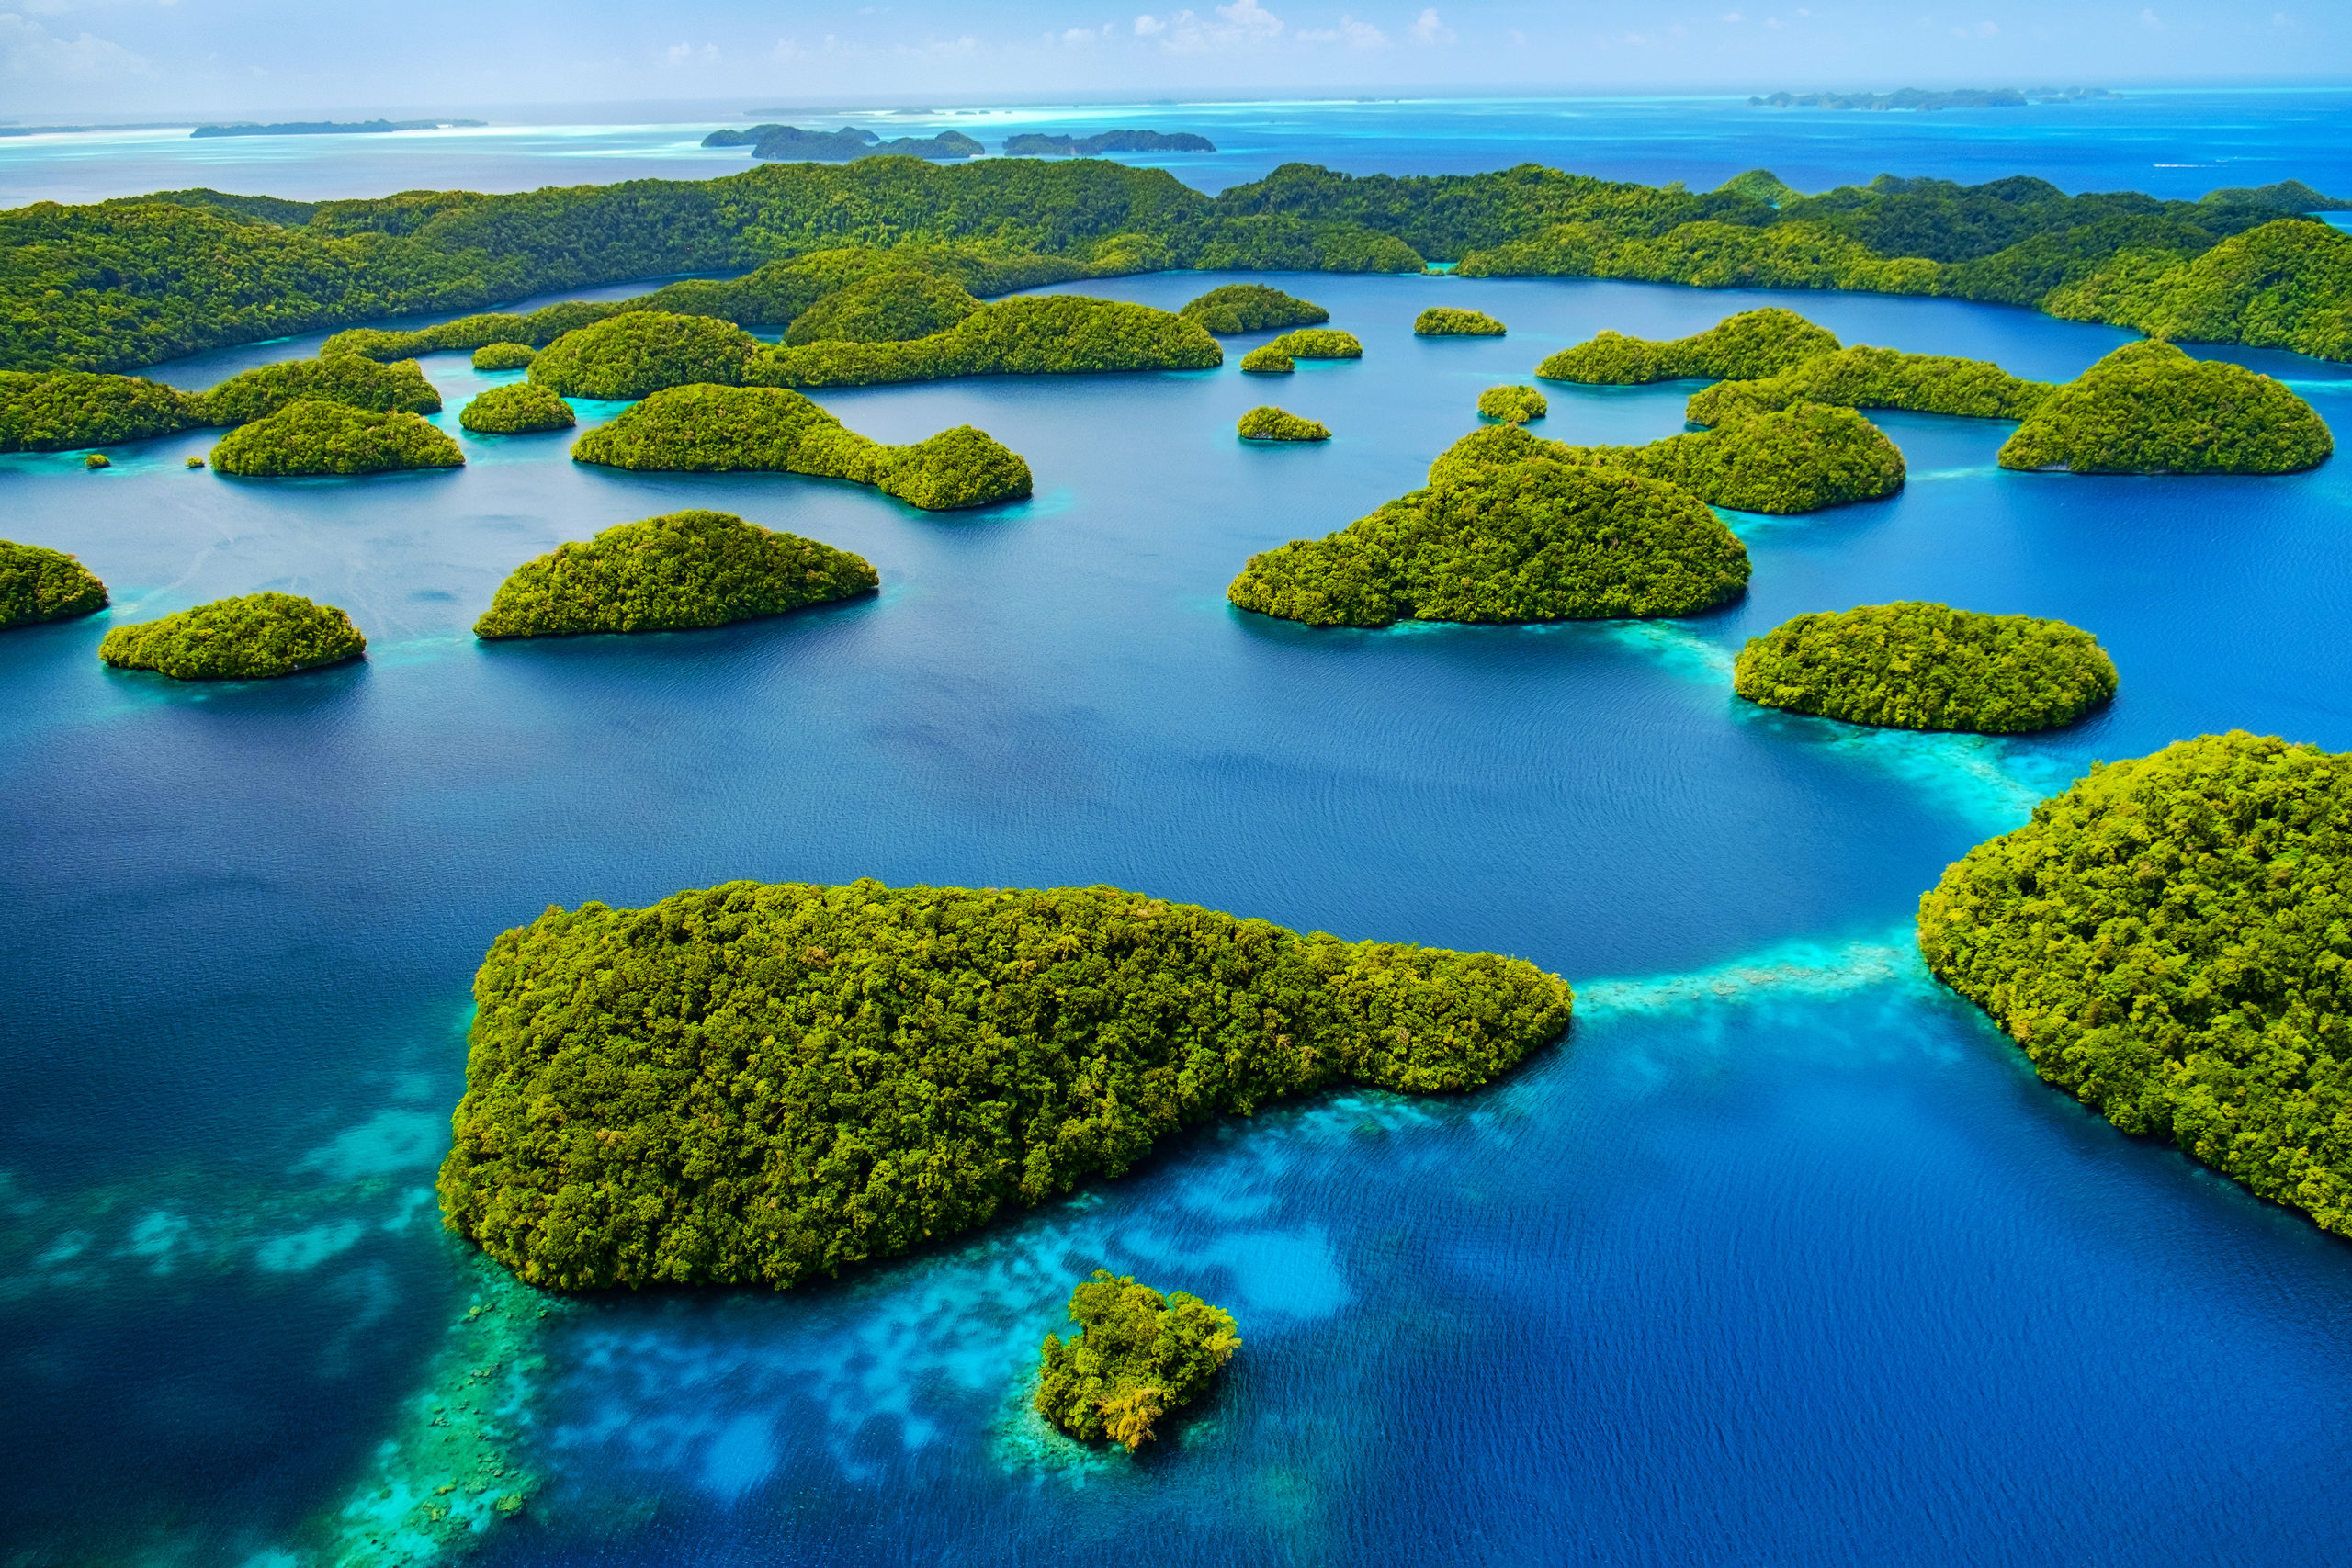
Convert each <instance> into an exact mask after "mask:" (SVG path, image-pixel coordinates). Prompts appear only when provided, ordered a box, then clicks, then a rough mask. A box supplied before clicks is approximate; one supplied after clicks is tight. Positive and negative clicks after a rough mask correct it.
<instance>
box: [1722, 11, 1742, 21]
mask: <svg viewBox="0 0 2352 1568" xmlns="http://www.w3.org/2000/svg"><path fill="white" fill-rule="evenodd" d="M1738 20H1739V13H1738V12H1736V11H1725V12H1724V21H1726V22H1736V21H1738Z"/></svg>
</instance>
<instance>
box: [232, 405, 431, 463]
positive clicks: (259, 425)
mask: <svg viewBox="0 0 2352 1568" xmlns="http://www.w3.org/2000/svg"><path fill="white" fill-rule="evenodd" d="M465 461H466V455H465V454H464V453H463V452H460V451H459V450H458V444H457V443H456V442H454V441H452V440H450V439H449V438H448V437H447V435H444V434H442V433H441V432H440V431H438V430H435V428H434V427H433V426H431V425H429V424H427V423H424V420H422V419H420V418H418V417H417V416H416V415H415V414H413V413H403V412H391V413H371V412H368V411H367V410H366V409H355V408H349V407H346V406H345V405H344V404H342V403H322V402H312V401H303V402H295V403H288V404H287V405H286V406H285V407H284V408H282V409H279V410H278V411H277V412H276V413H274V414H271V415H269V416H268V417H267V418H266V419H258V420H255V421H254V423H251V424H247V425H241V426H239V427H238V428H237V429H235V430H232V431H231V432H230V433H229V434H226V435H224V436H222V437H221V438H220V443H219V444H218V445H217V446H214V447H213V448H212V466H213V467H214V468H218V469H220V471H221V472H222V473H224V474H245V475H250V476H253V477H255V478H268V479H277V478H287V477H291V476H297V475H305V474H380V473H387V472H390V471H391V470H393V469H398V468H462V467H464V466H465Z"/></svg>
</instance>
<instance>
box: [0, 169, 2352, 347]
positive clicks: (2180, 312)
mask: <svg viewBox="0 0 2352 1568" xmlns="http://www.w3.org/2000/svg"><path fill="white" fill-rule="evenodd" d="M2332 205H2334V204H2333V203H2332V202H2330V201H2329V199H2328V198H2327V197H2324V196H2322V195H2320V193H2318V192H2315V191H2313V190H2312V189H2310V188H2309V187H2308V186H2302V185H2300V184H2298V183H2296V182H2293V181H2287V182H2282V183H2280V184H2278V185H2274V186H2262V187H2258V188H2235V189H2228V190H2215V191H2211V192H2208V193H2207V194H2206V196H2204V197H2202V198H2200V199H2199V200H2196V201H2176V200H2159V199H2155V198H2153V197H2147V196H2144V195H2139V194H2135V193H2131V192H2094V193H2088V194H2085V195H2081V196H2070V195H2068V194H2066V193H2065V192H2064V191H2062V190H2060V189H2059V188H2058V187H2057V186H2052V185H2051V184H2049V183H2048V182H2047V181H2043V180H2040V179H2033V178H2029V177H2024V176H2017V177H2011V178H2007V179H1998V180H1992V181H1987V182H1985V183H1982V184H1978V185H1970V186H1963V185H1959V184H1956V183H1953V182H1951V181H1948V180H1937V179H1905V178H1898V177H1895V176H1892V175H1888V176H1882V177H1881V178H1879V179H1875V180H1872V181H1871V182H1870V184H1868V185H1866V186H1842V187H1840V188H1838V189H1836V190H1831V191H1824V192H1821V193H1818V194H1815V195H1810V196H1808V195H1804V194H1801V193H1798V192H1796V191H1793V190H1792V189H1790V188H1789V187H1788V186H1786V185H1785V184H1784V183H1782V182H1781V181H1778V180H1776V179H1774V178H1772V176H1771V175H1770V174H1769V172H1767V171H1762V170H1751V171H1749V172H1747V174H1745V175H1739V176H1736V177H1735V178H1733V179H1730V180H1727V181H1725V182H1724V184H1723V185H1722V186H1718V187H1717V188H1716V189H1714V190H1713V191H1693V190H1687V189H1684V188H1682V187H1680V186H1642V185H1636V184H1632V183H1628V182H1623V181H1611V180H1600V179H1593V178H1589V177H1587V176H1583V175H1571V174H1566V173H1563V172H1561V171H1558V170H1555V169H1547V168H1544V167H1541V166H1540V165H1536V164H1521V165H1519V166H1517V167H1515V168H1511V169H1503V170H1497V171H1493V172H1491V173H1487V174H1478V175H1428V176H1422V175H1413V176H1405V177H1397V176H1391V175H1343V174H1340V173H1337V172H1335V171H1332V170H1329V169H1324V168H1317V167H1315V166H1313V165H1309V164H1284V165H1283V166H1282V167H1280V168H1277V169H1275V170H1274V171H1273V172H1272V173H1271V174H1269V175H1266V176H1265V177H1264V178H1262V179H1259V180H1253V181H1249V182H1246V183H1244V184H1240V185H1237V186H1230V187H1228V188H1227V189H1226V190H1224V191H1222V192H1220V193H1218V194H1217V195H1216V196H1214V197H1211V196H1207V195H1204V194H1203V193H1202V192H1199V191H1196V190H1193V189H1192V188H1190V187H1188V186H1185V185H1183V184H1182V182H1181V181H1180V180H1178V179H1177V178H1176V177H1175V176H1174V175H1170V173H1168V172H1167V171H1166V170H1161V169H1148V168H1136V167H1132V166H1129V165H1125V164H1117V163H1113V162H1107V161H1103V160H1098V159H1075V160H1068V161H1063V160H1055V161H1050V162H1048V161H1039V160H1033V159H1019V158H1011V159H1007V158H989V159H980V160H976V161H972V162H968V163H963V164H956V165H940V164H931V163H926V162H923V161H921V160H917V159H913V158H906V157H864V158H860V159H858V160H857V161H855V162H854V163H847V164H761V165H758V166H755V167H752V168H749V169H746V170H745V171H743V172H741V173H740V174H735V175H726V176H723V177H721V178H718V179H709V180H629V181H626V182H621V183H616V184H613V185H607V186H574V187H571V188H560V189H559V188H548V189H541V190H534V191H522V192H515V193H511V194H504V195H484V194H481V193H479V192H472V191H405V192H401V193H400V194H397V195H393V196H387V197H370V198H362V199H355V200H339V201H318V202H310V201H292V200H286V199H281V198H277V197H250V196H232V195H226V194H223V193H221V192H219V191H212V190H204V189H187V190H175V191H162V192H156V193H153V194H151V195H148V196H143V197H126V198H120V199H115V200H108V201H103V202H97V203H94V204H88V205H83V206H73V207H68V206H62V205H59V204H57V203H53V202H35V203H33V204H31V205H29V206H26V207H20V208H16V209H9V210H7V211H5V212H0V254H5V255H6V256H7V257H8V258H9V261H10V265H9V266H8V268H7V269H6V274H5V276H0V369H10V370H45V369H79V370H129V369H134V368H136V367H141V366H145V365H153V364H155V363H157V362H159V361H162V360H166V359H171V358H175V357H177V356H180V355H188V354H193V353H198V352H200V351H202V350H206V349H210V348H219V347H224V346H228V345H231V344H243V343H255V342H261V341H264V340H266V339H269V338H273V337H283V336H286V335H288V334H291V333H302V332H311V331H332V330H334V329H336V328H341V327H354V326H358V325H360V324H362V323H365V322H368V321H383V320H386V319H389V318H393V317H398V316H401V315H419V314H433V315H441V314H447V313H451V312H457V311H464V310H476V311H481V310H492V309H494V308H495V307H496V306H498V305H499V304H501V303H502V302H503V301H507V300H513V299H526V298H529V297H532V296H536V295H548V294H559V293H560V292H562V291H564V290H567V289H583V288H601V287H608V286H611V285H615V284H620V283H626V282H628V281H630V280H633V279H639V278H653V277H663V276H671V277H675V276H681V275H684V274H707V273H744V272H753V276H757V271H765V270H766V269H767V268H768V267H769V266H770V265H779V264H780V265H783V266H784V267H786V268H789V267H790V266H791V265H793V264H794V263H795V262H796V261H797V260H798V259H800V258H804V257H807V256H809V255H811V254H816V253H819V252H824V251H831V250H840V249H842V248H844V247H852V246H857V245H861V244H868V243H871V242H872V241H873V240H874V239H876V237H887V238H888V239H889V240H890V241H891V242H892V243H893V244H894V245H896V246H899V247H903V248H920V247H933V248H936V249H939V250H942V251H946V250H953V249H955V248H957V247H977V248H980V249H984V250H987V251H990V252H992V253H993V254H996V255H997V256H998V257H1000V258H1001V260H1002V261H1003V262H1004V263H1005V264H1006V265H1008V266H1011V267H1016V268H1021V269H1026V270H1027V271H1028V272H1029V273H1030V274H1031V282H1032V283H1034V282H1041V281H1047V280H1049V278H1050V277H1051V276H1060V277H1065V278H1067V277H1080V276H1108V275H1111V274H1113V273H1120V272H1126V273H1134V272H1147V271H1155V270H1164V269H1169V268H1195V269H1232V268H1238V269H1247V270H1254V271H1266V272H1272V271H1280V270H1292V271H1300V270H1305V271H1326V272H1364V271H1374V272H1392V273H1419V272H1420V271H1422V270H1423V269H1424V267H1425V265H1427V264H1430V263H1441V264H1450V265H1452V266H1453V270H1454V272H1455V273H1456V274H1458V275H1461V276H1566V277H1614V278H1627V279H1634V280H1639V281H1647V282H1667V283H1678V284H1684V285H1692V286H1698V287H1706V288H1735V287H1736V288H1816V289H1817V288H1849V289H1876V290H1881V291H1887V292H1895V293H1911V294H1928V295H1935V296H1939V297H1944V298H1951V299H1973V300H1978V301H1983V302H1988V303H1997V304H2008V305H2018V306H2024V307H2028V308H2031V309H2038V310H2045V311H2048V312H2050V313H2052V314H2056V315H2060V316H2064V317H2065V318H2067V319H2069V320H2080V321H2109V322H2111V323H2113V324H2117V325H2121V326H2128V327H2132V328H2135V329H2137V330H2139V331H2142V332H2145V333H2151V334H2154V335H2160V336H2164V337H2166V338H2169V339H2172V340H2174V341H2178V342H2209V343H2237V344H2247V345H2250V346H2257V347H2276V348H2286V349H2291V350H2294V351H2296V352H2299V353H2303V354H2310V355H2318V356H2320V357H2323V358H2336V359H2345V358H2352V309H2347V307H2352V235H2347V234H2346V233H2343V232H2341V231H2337V230H2335V229H2333V228H2331V227H2329V226H2328V225H2326V224H2324V223H2322V222H2319V221H2316V220H2312V219H2311V218H2309V217H2307V216H2305V214H2307V213H2310V212H2312V211H2314V210H2317V209H2321V208H2324V207H2328V206H2332ZM753 269H757V271H754V270H753ZM742 281H744V280H743V279H741V278H738V279H736V283H739V284H740V283H741V282H742ZM960 281H963V282H964V283H965V286H966V287H967V288H971V289H972V290H973V292H974V293H976V294H985V293H986V292H988V290H987V289H985V288H979V287H978V286H977V285H975V284H974V283H973V282H972V280H970V279H968V278H965V279H960ZM1026 286H1027V285H1025V284H1016V285H1014V286H1013V287H1026ZM669 288H670V289H675V290H680V291H682V292H681V293H679V294H678V295H676V296H674V297H673V300H674V302H673V300H662V301H661V302H659V303H655V304H653V306H652V308H655V309H661V310H676V311H680V312H681V313H688V312H702V311H709V310H713V309H714V308H713V307H710V306H708V305H706V304H695V305H691V306H690V305H687V304H685V303H684V300H685V299H689V298H695V299H718V298H722V297H729V296H730V291H733V290H734V289H735V284H730V283H728V282H720V281H697V282H693V283H681V284H673V285H671V286H669ZM823 291H824V290H819V292H823ZM662 292H663V293H668V292H669V290H667V289H665V290H663V291H662ZM733 297H734V299H735V300H736V302H734V303H730V304H729V305H728V306H727V307H725V308H723V309H716V313H717V314H718V315H720V316H721V317H722V318H723V319H726V320H730V321H736V322H738V323H739V324H748V323H750V322H751V321H752V314H751V313H750V312H751V308H752V303H753V302H754V299H753V297H752V295H742V294H737V295H734V296H733ZM806 302H807V300H805V299H804V300H803V303H804V304H805V303H806ZM649 303H651V302H650V301H647V300H639V301H633V302H631V306H630V308H637V309H642V308H645V307H646V306H647V305H648V304H649ZM563 309H567V310H575V311H583V312H585V311H601V313H604V314H611V313H613V311H612V310H611V308H610V307H592V306H586V305H573V306H568V307H564V308H563ZM764 324H767V325H772V326H780V325H783V324H785V323H784V322H782V321H775V320H773V319H770V320H769V321H766V322H765V323H764ZM429 330H437V329H429ZM550 335H552V334H550ZM499 339H505V340H510V341H515V342H528V343H533V344H538V343H542V342H545V341H548V340H547V338H544V337H540V336H537V335H536V334H533V335H529V336H524V335H518V334H516V333H514V332H513V331H511V330H507V329H505V328H503V327H502V329H501V330H499V331H498V332H497V333H496V334H495V337H483V338H481V339H479V340H477V341H475V342H472V343H467V344H458V343H448V344H446V346H450V347H458V346H464V347H468V348H476V347H480V346H481V344H483V343H487V342H492V341H497V340H499ZM406 352H411V353H413V352H420V350H417V349H413V348H412V349H408V350H406ZM1747 374H1748V376H1749V378H1753V375H1754V374H1756V373H1754V372H1750V373H1747Z"/></svg>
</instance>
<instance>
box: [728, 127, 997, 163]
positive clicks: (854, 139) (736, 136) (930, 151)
mask: <svg viewBox="0 0 2352 1568" xmlns="http://www.w3.org/2000/svg"><path fill="white" fill-rule="evenodd" d="M702 144H703V145H704V146H706V147H749V148H751V150H752V157H754V158H766V159H773V160H775V161H776V162H779V163H820V164H822V163H831V164H839V163H847V162H850V161H852V160H854V159H858V158H873V157H881V156H901V157H910V158H977V157H978V156H979V155H980V154H981V153H983V152H987V151H988V149H987V148H985V147H983V146H981V145H980V144H979V143H978V141H974V140H972V138H970V137H968V136H967V135H965V134H964V133H963V132H962V131H960V130H944V131H941V132H940V133H939V134H938V135H937V136H922V137H916V136H901V137H899V138H898V139H897V140H895V141H883V140H882V139H881V138H880V137H879V136H876V134H875V133H874V132H873V131H870V130H862V129H860V128H859V127H857V126H854V125H845V126H842V128H841V129H840V130H801V129H800V128H799V127H798V126H797V125H755V126H753V127H752V128H751V129H750V130H714V131H712V132H711V133H710V134H709V135H708V136H706V137H704V138H703V139H702Z"/></svg>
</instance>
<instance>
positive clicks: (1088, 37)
mask: <svg viewBox="0 0 2352 1568" xmlns="http://www.w3.org/2000/svg"><path fill="white" fill-rule="evenodd" d="M1093 41H1094V34H1093V33H1092V32H1091V31H1090V30H1089V29H1087V28H1070V29H1069V31H1067V32H1065V33H1063V34H1062V42H1063V43H1064V44H1066V45H1069V46H1070V47H1072V48H1075V47H1077V46H1078V45H1080V44H1082V43H1092V42H1093Z"/></svg>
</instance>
